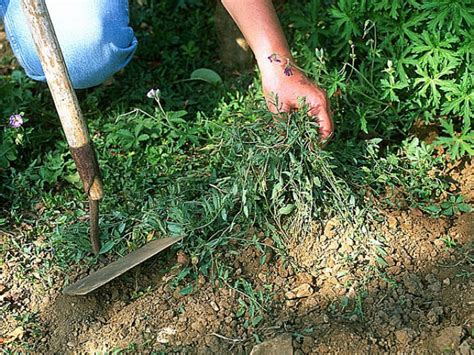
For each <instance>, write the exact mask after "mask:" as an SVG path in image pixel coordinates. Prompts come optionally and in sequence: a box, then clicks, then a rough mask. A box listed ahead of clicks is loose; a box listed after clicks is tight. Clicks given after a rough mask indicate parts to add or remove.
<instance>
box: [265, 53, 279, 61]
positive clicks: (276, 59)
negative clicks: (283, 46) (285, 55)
mask: <svg viewBox="0 0 474 355" xmlns="http://www.w3.org/2000/svg"><path fill="white" fill-rule="evenodd" d="M267 58H268V60H269V61H270V63H273V61H275V63H281V59H280V58H279V56H278V54H276V53H273V54H271V55H269V56H268V57H267Z"/></svg>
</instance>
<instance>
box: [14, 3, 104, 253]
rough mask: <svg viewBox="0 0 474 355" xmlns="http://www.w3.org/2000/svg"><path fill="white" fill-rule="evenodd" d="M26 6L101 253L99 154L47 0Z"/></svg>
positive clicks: (96, 250)
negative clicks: (97, 155)
mask: <svg viewBox="0 0 474 355" xmlns="http://www.w3.org/2000/svg"><path fill="white" fill-rule="evenodd" d="M22 4H23V11H24V13H25V16H26V18H27V22H28V24H29V26H30V30H31V35H32V37H33V40H34V42H35V46H36V50H37V52H38V55H39V58H40V61H41V66H42V68H43V71H44V74H45V76H46V81H47V82H48V86H49V90H50V91H51V94H52V96H53V100H54V104H55V106H56V110H57V112H58V115H59V119H60V120H61V125H62V127H63V130H64V133H65V135H66V139H67V142H68V144H69V149H70V151H71V155H72V157H73V159H74V161H75V163H76V167H77V170H78V171H79V175H80V177H81V180H82V183H83V185H84V190H85V192H86V194H87V195H88V197H89V207H90V208H89V215H90V222H91V230H90V234H91V242H92V249H93V251H94V253H96V254H98V253H99V250H100V242H99V229H98V201H99V200H100V199H101V198H102V197H103V195H104V192H103V189H102V180H101V178H100V170H99V166H98V164H97V158H96V155H95V151H94V148H93V146H92V143H91V141H90V138H89V132H88V130H87V125H86V122H85V120H84V117H83V116H82V113H81V108H80V107H79V102H78V101H77V96H76V93H75V92H74V89H73V87H72V84H71V79H70V78H69V74H68V71H67V68H66V64H65V62H64V57H63V54H62V52H61V48H60V47H59V43H58V39H57V37H56V33H55V32H54V27H53V24H52V22H51V18H50V16H49V13H48V9H47V7H46V3H45V0H22Z"/></svg>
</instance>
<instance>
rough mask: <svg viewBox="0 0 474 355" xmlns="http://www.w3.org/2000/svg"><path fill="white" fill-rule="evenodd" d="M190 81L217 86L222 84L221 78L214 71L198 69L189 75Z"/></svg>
mask: <svg viewBox="0 0 474 355" xmlns="http://www.w3.org/2000/svg"><path fill="white" fill-rule="evenodd" d="M191 79H192V80H202V81H205V82H206V83H209V84H214V85H218V84H220V83H222V78H221V77H220V75H219V74H217V73H216V72H215V71H214V70H211V69H207V68H199V69H196V70H195V71H193V72H192V73H191Z"/></svg>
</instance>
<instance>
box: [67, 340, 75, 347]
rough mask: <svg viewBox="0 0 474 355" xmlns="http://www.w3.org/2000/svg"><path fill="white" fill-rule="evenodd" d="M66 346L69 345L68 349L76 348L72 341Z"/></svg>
mask: <svg viewBox="0 0 474 355" xmlns="http://www.w3.org/2000/svg"><path fill="white" fill-rule="evenodd" d="M66 345H67V347H68V348H73V347H74V343H73V342H72V341H68V342H67V344H66Z"/></svg>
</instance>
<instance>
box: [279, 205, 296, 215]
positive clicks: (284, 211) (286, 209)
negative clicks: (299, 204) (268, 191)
mask: <svg viewBox="0 0 474 355" xmlns="http://www.w3.org/2000/svg"><path fill="white" fill-rule="evenodd" d="M294 209H295V205H293V204H288V205H286V206H283V207H282V208H280V209H279V210H278V214H279V215H287V214H290V213H291V212H293V210H294Z"/></svg>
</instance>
